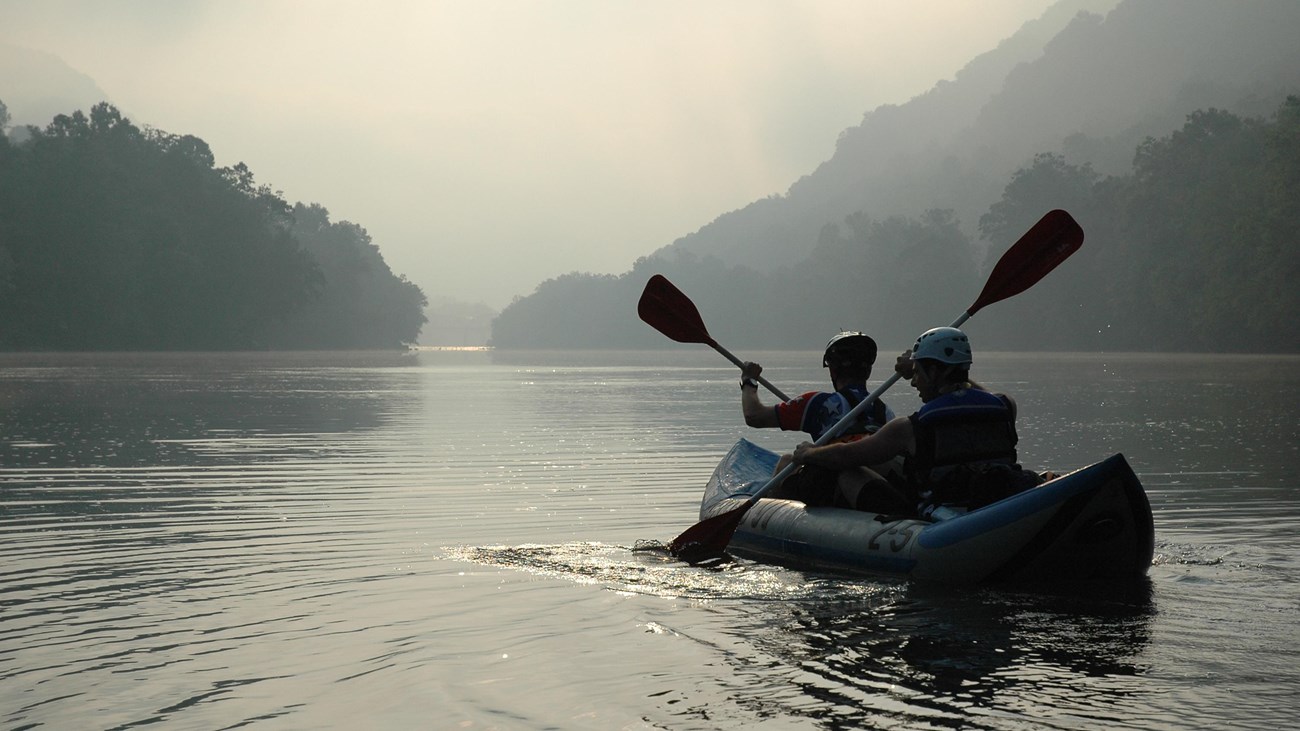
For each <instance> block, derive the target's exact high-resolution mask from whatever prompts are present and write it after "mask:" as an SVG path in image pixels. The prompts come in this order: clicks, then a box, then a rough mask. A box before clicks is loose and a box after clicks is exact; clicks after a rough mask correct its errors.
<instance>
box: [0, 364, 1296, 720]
mask: <svg viewBox="0 0 1300 731" xmlns="http://www.w3.org/2000/svg"><path fill="white" fill-rule="evenodd" d="M897 349H900V350H901V347H900V348H897ZM886 351H889V349H886ZM889 352H892V351H889ZM738 355H741V356H742V357H747V358H753V359H757V360H760V361H761V362H763V364H764V366H765V371H764V375H765V376H767V377H768V379H769V380H770V381H771V382H772V383H774V384H776V385H778V386H780V387H781V388H783V389H784V390H786V391H787V392H791V393H797V392H800V391H803V390H811V389H814V388H820V387H821V386H822V385H823V381H824V379H825V373H824V371H822V370H821V369H820V368H819V367H818V365H819V363H820V359H819V355H818V354H817V353H801V352H760V353H738ZM877 375H879V374H877ZM973 375H975V376H976V377H977V378H978V379H979V380H981V381H983V382H984V383H986V384H987V385H989V386H990V387H993V388H995V389H998V390H1004V391H1006V392H1008V393H1010V394H1012V395H1014V396H1015V397H1016V399H1017V401H1018V403H1019V406H1020V414H1021V418H1020V424H1019V431H1020V435H1021V444H1020V454H1021V459H1022V462H1023V463H1025V464H1026V466H1030V467H1033V468H1035V469H1046V468H1051V469H1054V470H1057V471H1065V470H1069V469H1074V468H1077V467H1081V466H1084V465H1086V464H1089V463H1091V462H1093V461H1096V460H1098V459H1101V458H1103V457H1105V456H1108V455H1109V454H1112V453H1114V452H1123V453H1124V454H1125V455H1126V456H1127V457H1128V459H1129V461H1130V462H1131V463H1132V465H1133V467H1134V469H1135V470H1136V471H1137V473H1138V475H1139V476H1140V477H1141V479H1142V481H1143V483H1144V485H1145V487H1146V489H1147V492H1148V495H1149V497H1150V500H1151V504H1152V508H1153V511H1154V518H1155V529H1156V556H1155V560H1154V562H1153V565H1152V567H1151V571H1150V581H1149V583H1148V584H1147V585H1144V586H1142V587H1139V588H1138V589H1137V590H1135V591H1128V592H1122V593H1114V594H1097V593H1089V594H1086V595H1078V594H1071V593H1064V594H1062V593H1052V594H1042V593H1034V592H1027V591H1012V590H1007V589H997V588H983V589H974V590H969V589H968V590H961V591H956V590H951V589H944V588H942V587H933V586H925V585H914V584H909V583H907V582H904V581H900V580H897V579H891V578H884V577H882V578H879V579H862V578H855V579H845V578H837V577H831V576H818V575H809V574H803V573H799V572H794V571H788V570H783V569H779V568H774V567H769V566H763V565H758V564H753V563H747V562H743V561H736V562H731V563H727V564H723V565H721V566H718V567H714V568H710V569H706V568H694V567H690V566H686V565H683V564H680V563H676V562H673V561H671V560H669V559H667V558H665V557H663V556H660V555H657V554H654V553H646V552H637V551H633V550H631V549H632V548H633V547H634V546H636V545H637V543H638V541H646V540H668V539H670V538H672V537H673V536H674V535H676V534H677V533H679V532H681V530H683V529H685V528H686V527H688V526H690V525H691V524H692V523H694V522H695V520H696V518H697V510H698V501H699V497H700V493H701V491H702V489H703V486H704V483H705V481H706V480H707V479H708V476H709V474H710V472H711V471H712V468H713V466H714V464H715V463H716V461H717V460H718V458H719V457H720V456H721V455H722V454H723V452H724V451H725V450H726V449H727V448H728V447H729V446H730V445H731V444H732V443H733V442H734V441H735V440H736V439H737V438H738V437H741V436H746V437H749V438H751V439H753V440H754V441H756V442H759V443H760V444H764V445H766V446H771V447H774V448H779V447H781V446H788V445H792V444H793V443H795V441H797V439H796V437H795V436H794V435H791V434H788V433H779V432H777V433H774V432H766V431H762V432H760V431H756V430H753V429H748V428H746V427H745V426H744V425H743V423H742V421H741V418H740V409H739V396H738V389H737V386H736V381H737V372H736V371H735V370H734V368H732V367H731V366H730V364H728V363H727V362H726V361H725V360H723V359H722V358H720V357H719V356H718V355H717V354H716V353H713V352H712V351H711V350H709V349H707V348H704V347H702V346H695V347H683V348H677V347H672V346H666V347H665V348H664V349H663V350H661V351H654V352H570V353H549V352H531V353H492V352H450V351H422V352H418V353H410V354H383V353H378V354H377V353H317V354H301V353H297V354H268V353H260V354H148V355H142V354H7V355H0V427H2V428H0V547H2V548H3V556H4V563H3V568H0V571H2V572H3V584H2V587H3V589H2V592H3V593H2V594H0V728H4V729H36V728H40V729H128V728H134V727H139V726H154V727H157V728H166V729H205V730H206V729H229V728H259V729H261V728H265V729H357V728H367V729H415V728H420V729H674V730H677V729H682V730H684V729H730V728H737V729H738V728H745V729H760V730H761V729H860V728H873V729H874V728H897V729H1043V728H1046V729H1095V728H1130V729H1215V730H1219V729H1230V728H1236V729H1266V728H1278V729H1281V728H1288V729H1289V728H1292V727H1293V726H1294V724H1295V721H1296V719H1297V718H1300V649H1297V648H1300V550H1297V549H1298V548H1300V539H1298V538H1297V537H1296V535H1297V534H1296V530H1295V526H1296V523H1297V518H1298V517H1300V479H1298V478H1297V467H1300V420H1298V419H1297V409H1296V405H1297V404H1300V358H1295V357H1274V356H1205V355H1176V356H1161V355H1135V354H1087V355H1082V354H1013V353H994V354H981V353H979V352H977V354H976V365H975V370H974V372H973ZM874 382H875V380H874V379H873V383H874ZM765 398H766V399H767V400H769V401H770V400H771V398H772V397H771V396H765ZM886 400H887V401H888V402H889V403H890V405H891V406H893V408H894V409H895V410H896V411H897V412H899V413H908V412H910V411H911V410H913V409H915V408H916V406H917V405H918V402H917V400H916V398H915V396H914V394H913V393H912V392H911V389H910V388H909V387H907V385H906V384H901V385H899V386H896V387H895V389H894V390H893V391H891V392H890V393H889V394H887V396H886Z"/></svg>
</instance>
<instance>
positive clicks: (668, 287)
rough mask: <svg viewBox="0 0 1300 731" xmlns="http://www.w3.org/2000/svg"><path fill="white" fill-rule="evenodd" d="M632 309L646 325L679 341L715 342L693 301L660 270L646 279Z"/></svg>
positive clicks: (709, 343) (710, 343)
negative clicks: (634, 308) (659, 272)
mask: <svg viewBox="0 0 1300 731" xmlns="http://www.w3.org/2000/svg"><path fill="white" fill-rule="evenodd" d="M636 312H637V314H638V315H640V316H641V320H642V321H644V322H645V323H646V324H647V325H649V326H650V327H653V328H654V329H656V330H658V331H659V332H661V333H663V334H664V335H667V336H668V337H670V338H672V339H673V340H676V341H677V342H679V343H703V344H705V345H710V346H712V345H714V344H715V343H714V340H713V338H712V337H710V336H709V331H708V329H707V328H705V327H704V320H702V319H701V318H700V311H699V310H697V309H695V303H694V302H692V301H691V298H690V297H687V296H686V294H685V293H683V292H682V291H681V290H680V289H678V288H677V287H675V286H673V283H672V282H670V281H668V278H667V277H665V276H664V275H662V274H656V275H654V276H653V277H650V281H648V282H646V284H645V291H644V292H642V293H641V301H640V302H638V303H637V305H636Z"/></svg>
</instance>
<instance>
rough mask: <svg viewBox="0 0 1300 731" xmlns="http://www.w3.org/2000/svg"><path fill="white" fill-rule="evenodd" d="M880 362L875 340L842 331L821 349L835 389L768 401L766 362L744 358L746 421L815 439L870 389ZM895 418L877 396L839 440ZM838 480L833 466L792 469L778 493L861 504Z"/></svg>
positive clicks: (807, 499)
mask: <svg viewBox="0 0 1300 731" xmlns="http://www.w3.org/2000/svg"><path fill="white" fill-rule="evenodd" d="M875 363H876V341H875V340H872V339H871V337H870V336H868V335H866V334H865V333H862V332H860V331H857V330H846V331H844V332H840V333H838V334H836V335H835V336H834V337H832V338H831V339H830V342H828V343H826V349H825V351H824V352H823V354H822V367H824V368H826V369H827V370H828V371H829V373H830V378H831V387H832V389H833V390H830V391H808V392H807V393H804V394H801V395H799V396H797V397H795V398H792V399H790V400H789V401H784V402H781V403H777V404H774V405H768V404H764V403H763V401H762V399H761V398H760V397H759V393H758V382H757V381H756V379H757V378H758V376H759V374H761V373H762V372H763V367H762V366H761V365H759V364H758V363H752V362H750V363H745V364H744V367H743V369H742V376H741V379H740V406H741V410H742V412H743V413H744V415H745V423H746V424H747V425H749V426H752V427H756V428H759V429H766V428H780V429H783V430H786V431H802V432H806V433H807V434H808V435H809V436H810V437H812V439H814V440H816V439H818V438H819V437H821V435H822V434H823V433H824V432H825V431H826V430H827V429H829V428H830V427H831V426H833V425H834V424H836V423H837V422H838V421H839V420H840V419H841V418H842V417H843V416H844V415H845V414H847V413H848V412H849V411H850V410H852V409H853V407H854V406H857V405H858V403H859V402H861V401H862V399H864V398H866V397H867V395H868V394H869V393H871V389H870V388H868V386H867V379H869V378H870V377H871V367H872V366H873V365H875ZM893 418H894V412H893V410H892V409H890V408H889V407H888V406H887V405H886V404H885V403H884V402H883V401H881V400H877V401H876V402H875V403H873V404H872V405H871V406H870V407H869V408H867V409H866V410H865V411H864V412H863V414H862V416H860V417H859V419H858V421H857V423H855V424H853V425H852V426H850V427H848V428H847V429H845V430H844V431H843V432H842V433H841V434H840V436H839V437H838V439H837V441H838V442H848V441H853V440H856V439H861V438H862V437H864V436H866V435H868V434H871V433H873V432H875V431H876V430H877V429H879V428H880V427H882V426H884V425H885V424H886V423H887V422H889V420H891V419H893ZM787 460H788V457H787V458H783V459H782V461H781V462H780V463H779V464H778V465H777V467H776V469H777V471H780V470H781V469H782V468H783V467H785V464H786V461H787ZM882 469H883V468H882ZM836 481H837V476H836V474H835V472H833V471H829V470H819V469H813V468H808V469H801V470H799V471H797V472H796V473H795V474H793V475H791V476H790V478H789V479H787V480H786V481H785V482H784V483H783V484H782V485H781V487H780V488H778V489H777V492H776V493H775V495H774V496H782V497H787V498H792V499H796V500H802V501H803V502H804V503H806V504H808V505H838V506H840V507H857V506H856V505H854V504H842V503H845V500H844V498H843V497H842V496H841V495H840V494H839V491H838V490H837V486H836Z"/></svg>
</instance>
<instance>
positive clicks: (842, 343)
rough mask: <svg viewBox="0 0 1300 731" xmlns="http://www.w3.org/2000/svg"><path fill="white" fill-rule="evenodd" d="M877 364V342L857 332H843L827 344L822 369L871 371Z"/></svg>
mask: <svg viewBox="0 0 1300 731" xmlns="http://www.w3.org/2000/svg"><path fill="white" fill-rule="evenodd" d="M875 362H876V341H874V340H872V339H871V338H869V337H867V336H866V335H863V334H862V333H860V332H857V331H851V332H842V333H840V334H839V335H836V336H835V337H833V338H831V341H830V342H829V343H826V354H825V355H824V356H822V367H823V368H830V367H831V366H834V367H836V368H839V369H844V370H870V369H871V366H872V364H874V363H875Z"/></svg>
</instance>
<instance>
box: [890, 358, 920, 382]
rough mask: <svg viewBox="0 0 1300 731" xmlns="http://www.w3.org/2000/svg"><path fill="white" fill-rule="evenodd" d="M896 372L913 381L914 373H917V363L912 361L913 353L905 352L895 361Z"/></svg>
mask: <svg viewBox="0 0 1300 731" xmlns="http://www.w3.org/2000/svg"><path fill="white" fill-rule="evenodd" d="M894 371H895V372H897V373H898V375H900V376H902V377H903V378H905V379H907V380H909V381H910V380H912V375H913V373H915V372H916V361H914V360H912V351H910V350H904V351H903V354H902V355H900V356H898V360H896V361H894Z"/></svg>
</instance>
